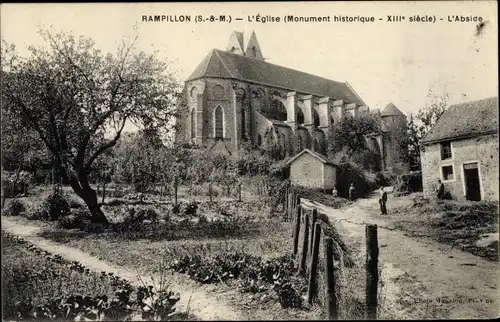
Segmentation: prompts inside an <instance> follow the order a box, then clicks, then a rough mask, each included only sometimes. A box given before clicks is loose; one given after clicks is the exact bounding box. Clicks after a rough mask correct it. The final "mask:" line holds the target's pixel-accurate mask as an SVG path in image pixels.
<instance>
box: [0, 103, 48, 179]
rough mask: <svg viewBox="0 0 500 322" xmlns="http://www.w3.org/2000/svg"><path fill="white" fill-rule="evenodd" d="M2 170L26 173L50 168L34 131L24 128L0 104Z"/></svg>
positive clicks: (14, 116) (43, 148)
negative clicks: (0, 113)
mask: <svg viewBox="0 0 500 322" xmlns="http://www.w3.org/2000/svg"><path fill="white" fill-rule="evenodd" d="M1 143H2V169H4V170H7V171H16V172H17V173H19V171H22V170H24V171H28V172H31V173H33V174H34V172H35V171H36V169H39V168H42V167H47V166H51V163H52V160H51V157H50V154H49V151H48V150H47V149H46V148H45V147H44V145H43V142H42V141H41V140H40V138H39V137H38V134H37V133H36V131H33V130H32V129H29V128H26V127H25V126H24V125H23V123H22V120H21V119H20V118H18V117H17V116H16V115H14V114H13V113H11V112H10V111H9V109H8V108H7V107H6V106H5V104H2V135H1Z"/></svg>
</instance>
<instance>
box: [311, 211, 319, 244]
mask: <svg viewBox="0 0 500 322" xmlns="http://www.w3.org/2000/svg"><path fill="white" fill-rule="evenodd" d="M317 218H318V210H317V209H316V208H314V209H313V211H312V214H311V231H312V232H313V233H312V234H311V238H310V239H311V240H310V241H309V251H310V252H311V253H312V250H313V240H314V229H315V226H314V224H315V223H316V220H317Z"/></svg>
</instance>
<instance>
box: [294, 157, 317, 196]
mask: <svg viewBox="0 0 500 322" xmlns="http://www.w3.org/2000/svg"><path fill="white" fill-rule="evenodd" d="M290 182H291V183H292V185H300V186H303V187H309V188H318V189H323V163H322V162H321V161H320V160H318V159H317V158H315V157H314V156H312V155H311V154H309V153H304V154H302V155H301V156H300V157H298V158H297V159H296V160H294V161H293V162H292V163H291V166H290Z"/></svg>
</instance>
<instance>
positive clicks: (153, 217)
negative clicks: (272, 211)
mask: <svg viewBox="0 0 500 322" xmlns="http://www.w3.org/2000/svg"><path fill="white" fill-rule="evenodd" d="M22 199H23V198H20V199H19V200H22ZM195 204H196V207H194V205H195ZM72 207H77V206H76V204H73V203H72ZM34 208H37V207H36V206H34ZM176 208H178V209H176ZM194 208H195V209H196V210H193V209H194ZM30 209H31V206H30V207H27V209H26V211H25V214H24V215H27V217H30V215H29V212H30ZM72 209H78V208H72ZM132 209H134V210H132ZM104 211H105V213H106V215H107V216H108V218H109V219H110V221H111V222H112V223H111V224H110V225H108V226H107V227H104V226H100V225H95V224H90V223H88V222H85V221H84V220H83V221H80V222H79V223H77V224H76V225H75V226H73V227H72V226H71V225H70V223H71V222H69V221H64V220H58V221H53V222H50V221H49V222H48V221H31V222H32V223H36V224H37V225H40V226H42V227H43V229H42V233H41V234H40V236H41V237H44V238H47V239H50V240H52V241H55V242H57V243H62V244H65V245H66V246H70V247H74V248H77V249H80V250H82V251H84V252H86V253H88V254H90V255H93V256H95V257H98V258H99V259H102V260H105V261H108V262H110V263H113V264H116V265H119V266H122V267H126V268H128V269H131V270H135V271H137V272H138V273H141V274H144V275H147V274H148V273H154V270H155V267H158V264H159V263H163V264H164V267H165V266H166V265H169V266H170V270H172V271H173V270H175V271H178V272H182V273H185V272H183V270H182V268H181V267H180V266H182V265H180V266H177V267H175V263H176V261H177V263H190V261H192V260H194V261H197V260H198V259H201V262H200V265H198V270H204V271H207V270H210V269H211V268H213V271H212V272H208V273H207V274H206V276H205V277H204V278H206V277H207V276H208V275H212V276H213V277H217V278H213V280H214V279H216V280H217V281H218V282H217V283H204V284H202V285H200V288H202V289H204V290H207V291H208V292H217V293H218V294H219V295H220V296H223V297H224V298H227V299H229V302H230V303H231V304H232V305H233V306H234V307H235V308H240V309H245V310H241V311H248V309H249V308H251V310H250V311H248V312H252V316H248V317H246V318H252V319H255V318H259V319H263V318H273V317H274V318H283V317H287V318H290V319H296V318H299V319H305V318H307V319H311V318H319V317H321V316H322V310H321V308H320V307H306V306H301V305H296V304H294V303H284V302H283V300H282V299H283V298H290V299H292V302H293V297H292V296H289V297H285V296H283V295H282V296H281V302H280V295H279V294H280V292H281V293H282V294H286V292H295V293H294V294H295V295H296V296H295V298H296V299H300V296H301V295H302V293H303V291H304V290H303V285H304V283H305V281H300V279H297V280H294V278H290V276H285V278H286V280H283V278H282V279H281V280H282V281H284V283H283V287H282V290H279V289H276V288H274V287H273V286H274V282H275V281H274V280H273V276H274V275H276V277H277V278H278V279H279V278H281V277H283V276H282V275H280V274H281V273H279V272H280V270H281V271H283V269H284V268H285V267H288V266H289V265H291V263H293V261H292V262H290V260H291V259H290V258H287V257H286V256H287V254H289V253H290V252H291V229H292V227H291V223H287V222H281V221H280V220H278V219H277V218H275V217H272V216H269V210H268V209H267V208H266V207H265V206H264V205H263V203H262V202H237V201H228V202H217V203H215V202H212V203H210V202H202V203H193V202H189V203H182V204H181V205H180V206H175V205H171V204H160V205H154V206H153V205H149V204H148V205H135V206H131V205H123V204H118V205H113V206H104ZM132 213H133V215H131V214H132ZM16 220H17V218H16ZM62 222H64V225H62ZM234 256H236V257H238V256H240V257H241V258H255V260H253V262H254V263H255V265H254V264H252V265H250V266H251V267H246V268H243V267H242V270H243V271H245V272H246V273H245V274H247V275H252V274H254V275H256V276H254V279H255V281H254V282H253V283H252V279H246V280H245V279H242V278H238V279H225V277H222V278H219V277H221V276H229V274H233V275H234V273H229V270H228V269H227V268H226V267H227V266H232V265H239V264H237V263H239V262H240V261H238V260H235V261H233V260H232V259H233V257H234ZM217 258H218V259H217ZM287 265H288V266H287ZM293 270H294V269H291V270H290V271H293ZM250 272H252V273H250ZM259 272H267V273H265V274H267V275H266V276H268V277H269V276H270V279H269V278H268V279H267V280H266V281H264V282H265V283H263V284H265V286H264V287H263V288H260V286H262V284H261V283H262V282H263V281H262V278H259V276H263V274H264V273H259ZM196 273H197V272H195V273H194V274H196ZM226 273H227V274H226ZM289 273H290V272H289ZM194 274H193V275H194ZM203 274H205V273H203V272H202V273H201V275H203ZM224 274H226V275H224ZM265 274H264V275H265ZM185 278H186V279H190V276H189V274H188V275H185ZM192 279H194V280H198V279H197V278H192ZM220 279H222V282H221V283H219V280H220ZM276 282H277V281H276ZM264 288H265V289H264ZM256 291H258V292H256ZM296 303H298V301H296ZM287 307H288V308H287Z"/></svg>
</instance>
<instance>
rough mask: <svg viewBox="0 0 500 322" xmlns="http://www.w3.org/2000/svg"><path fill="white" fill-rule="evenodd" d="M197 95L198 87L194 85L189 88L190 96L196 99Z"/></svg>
mask: <svg viewBox="0 0 500 322" xmlns="http://www.w3.org/2000/svg"><path fill="white" fill-rule="evenodd" d="M197 97H198V89H197V88H196V86H194V87H193V88H191V98H193V99H196V98H197Z"/></svg>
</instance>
